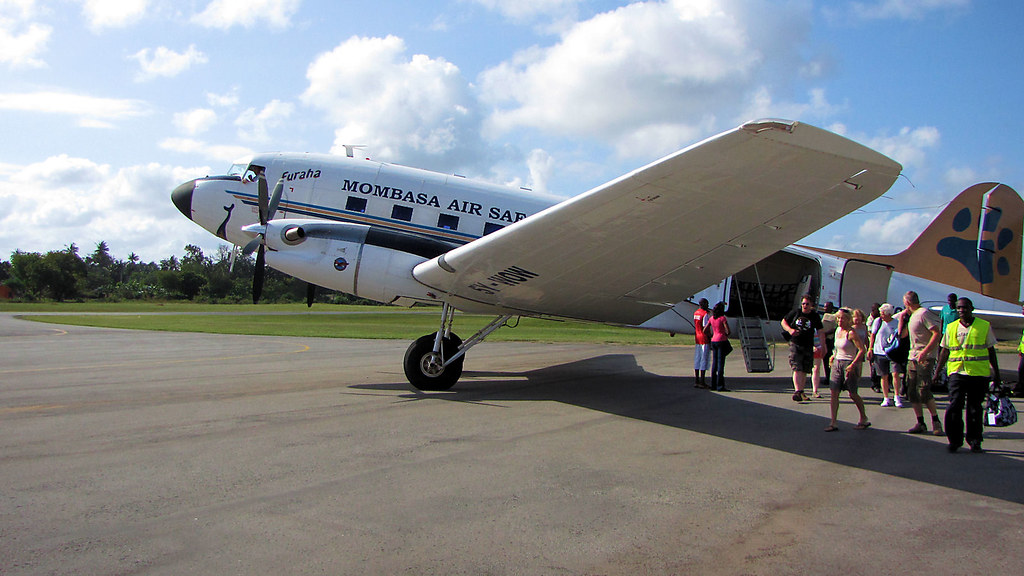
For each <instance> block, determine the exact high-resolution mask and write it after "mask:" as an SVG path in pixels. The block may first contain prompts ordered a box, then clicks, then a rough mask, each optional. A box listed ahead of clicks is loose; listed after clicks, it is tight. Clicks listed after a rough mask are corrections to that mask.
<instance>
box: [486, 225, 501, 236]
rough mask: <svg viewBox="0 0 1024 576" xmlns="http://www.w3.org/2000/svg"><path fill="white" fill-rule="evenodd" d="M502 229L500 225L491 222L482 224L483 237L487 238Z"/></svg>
mask: <svg viewBox="0 0 1024 576" xmlns="http://www.w3.org/2000/svg"><path fill="white" fill-rule="evenodd" d="M502 228H504V226H502V225H501V224H495V223H493V222H484V236H487V235H488V234H490V233H491V232H497V231H498V230H501V229H502Z"/></svg>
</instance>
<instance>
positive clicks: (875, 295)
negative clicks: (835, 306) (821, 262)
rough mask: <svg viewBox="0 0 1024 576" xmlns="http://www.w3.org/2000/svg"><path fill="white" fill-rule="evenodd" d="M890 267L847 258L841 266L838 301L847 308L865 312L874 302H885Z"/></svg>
mask: <svg viewBox="0 0 1024 576" xmlns="http://www.w3.org/2000/svg"><path fill="white" fill-rule="evenodd" d="M891 277H892V268H890V267H888V266H882V265H881V264H875V263H873V262H864V261H862V260H849V261H848V262H847V263H846V266H844V267H843V281H842V283H841V285H840V287H839V294H840V296H839V301H840V302H841V303H842V305H843V306H846V307H848V308H860V309H861V310H863V311H864V312H865V313H867V312H869V311H870V310H871V305H872V304H874V303H875V302H885V301H886V298H888V295H889V279H890V278H891Z"/></svg>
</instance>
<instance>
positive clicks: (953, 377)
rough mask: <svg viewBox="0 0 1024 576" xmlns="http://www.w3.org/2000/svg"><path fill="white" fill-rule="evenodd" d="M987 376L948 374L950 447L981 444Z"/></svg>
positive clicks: (947, 435)
mask: <svg viewBox="0 0 1024 576" xmlns="http://www.w3.org/2000/svg"><path fill="white" fill-rule="evenodd" d="M988 382H989V377H988V376H965V375H963V374H950V375H949V407H948V408H946V437H947V438H948V439H949V445H950V446H963V445H964V440H965V439H966V440H967V443H968V444H975V443H977V444H980V443H981V433H982V430H983V429H984V425H985V422H984V418H985V396H986V394H987V393H988ZM964 408H966V409H967V433H966V434H965V433H964Z"/></svg>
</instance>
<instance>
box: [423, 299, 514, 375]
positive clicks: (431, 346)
mask: <svg viewBox="0 0 1024 576" xmlns="http://www.w3.org/2000/svg"><path fill="white" fill-rule="evenodd" d="M511 317H512V316H511V315H507V316H499V317H498V318H496V319H494V320H493V321H492V322H491V323H490V324H488V325H487V326H485V327H484V328H482V329H481V330H480V331H479V332H477V333H476V334H474V335H473V336H472V337H471V338H470V339H469V340H467V341H466V342H465V343H463V341H462V339H461V338H459V337H458V336H456V335H455V334H454V333H452V331H451V330H452V321H453V320H454V318H455V308H453V307H452V306H451V305H449V304H447V303H446V304H444V306H442V308H441V329H440V330H438V331H437V332H434V333H433V334H427V335H426V336H422V337H420V338H418V339H417V340H416V341H415V342H413V343H412V344H411V345H409V349H408V350H406V351H405V362H404V363H403V367H404V368H405V377H406V378H408V379H409V383H410V384H412V385H413V387H415V388H416V389H418V390H424V391H443V390H448V389H450V388H451V387H452V386H454V385H455V383H456V382H458V381H459V377H461V376H462V364H463V362H464V361H465V359H466V356H465V354H466V351H467V350H469V349H470V348H472V347H473V346H476V345H477V344H479V343H480V342H483V341H484V338H486V337H487V336H488V335H490V334H491V332H494V331H495V330H497V329H498V328H500V327H501V326H502V325H504V324H505V322H506V321H508V319H509V318H511Z"/></svg>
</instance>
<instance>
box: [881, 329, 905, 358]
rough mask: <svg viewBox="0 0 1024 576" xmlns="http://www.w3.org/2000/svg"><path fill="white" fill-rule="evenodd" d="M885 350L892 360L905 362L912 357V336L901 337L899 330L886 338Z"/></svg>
mask: <svg viewBox="0 0 1024 576" xmlns="http://www.w3.org/2000/svg"><path fill="white" fill-rule="evenodd" d="M883 350H885V355H886V356H887V357H888V358H889V360H890V361H892V362H897V363H899V364H905V363H906V362H907V358H909V357H910V337H909V336H905V337H903V338H900V333H899V331H898V330H897V331H896V332H893V333H891V334H889V336H888V337H887V338H886V339H885V346H884V347H883Z"/></svg>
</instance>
